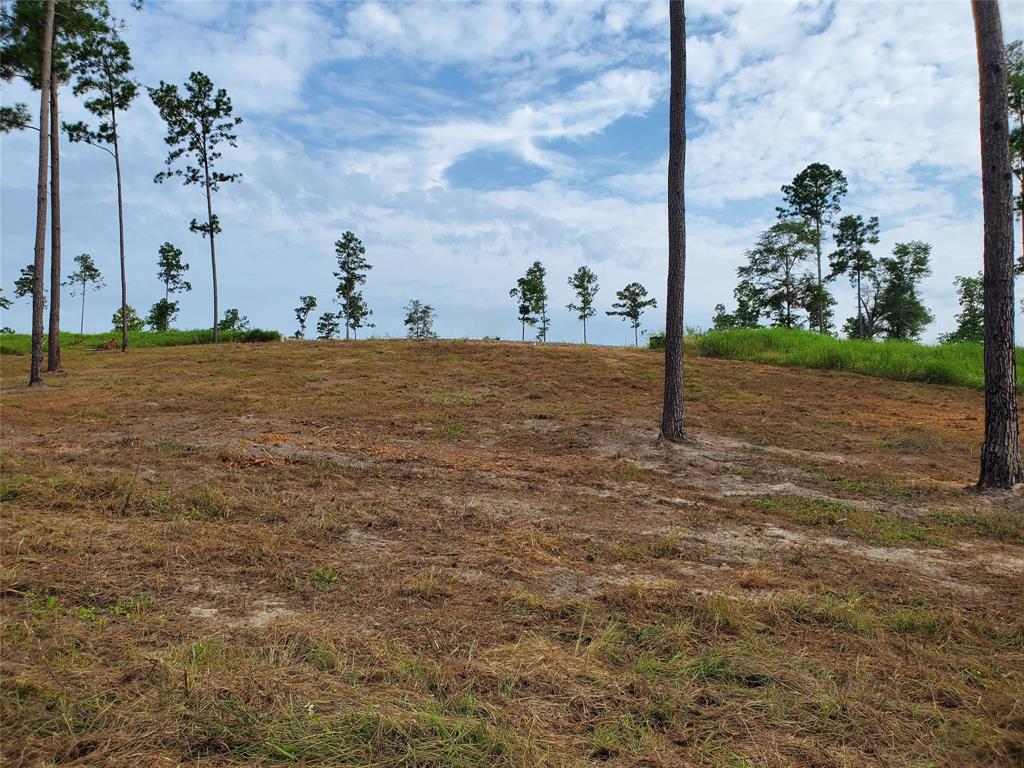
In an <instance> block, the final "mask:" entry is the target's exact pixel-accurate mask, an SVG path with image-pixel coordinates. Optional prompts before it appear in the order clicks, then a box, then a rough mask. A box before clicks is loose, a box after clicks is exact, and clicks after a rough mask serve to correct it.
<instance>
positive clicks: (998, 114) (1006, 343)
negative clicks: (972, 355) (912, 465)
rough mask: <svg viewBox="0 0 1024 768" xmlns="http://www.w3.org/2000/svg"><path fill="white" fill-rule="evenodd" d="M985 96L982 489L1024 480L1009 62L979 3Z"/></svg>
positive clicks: (992, 15) (990, 11) (995, 20)
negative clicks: (1008, 113)
mask: <svg viewBox="0 0 1024 768" xmlns="http://www.w3.org/2000/svg"><path fill="white" fill-rule="evenodd" d="M971 9H972V10H973V12H974V32H975V37H976V42H977V49H978V75H979V90H980V96H981V191H982V203H983V208H984V217H985V239H984V263H985V270H984V271H985V276H984V296H985V441H984V443H983V444H982V448H981V475H980V477H979V479H978V486H979V487H980V488H1012V487H1013V486H1014V485H1015V484H1017V483H1020V482H1022V481H1024V469H1022V466H1021V455H1020V434H1019V424H1018V412H1017V370H1016V353H1015V349H1014V338H1013V322H1014V305H1013V266H1014V265H1013V241H1014V233H1013V205H1012V189H1011V181H1010V179H1011V174H1010V152H1009V145H1008V139H1009V135H1008V134H1009V128H1008V123H1007V120H1006V101H1007V90H1006V60H1005V57H1004V53H1003V31H1002V24H1001V23H1000V20H999V5H998V3H996V2H995V1H994V0H973V2H972V3H971Z"/></svg>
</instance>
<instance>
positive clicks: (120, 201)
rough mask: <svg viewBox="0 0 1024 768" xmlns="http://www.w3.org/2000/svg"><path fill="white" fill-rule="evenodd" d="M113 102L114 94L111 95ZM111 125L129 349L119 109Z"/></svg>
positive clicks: (123, 323)
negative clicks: (118, 133)
mask: <svg viewBox="0 0 1024 768" xmlns="http://www.w3.org/2000/svg"><path fill="white" fill-rule="evenodd" d="M111 103H113V95H111ZM110 126H111V133H112V135H113V139H114V172H115V173H116V174H117V234H118V245H119V246H120V249H121V351H122V352H127V351H128V281H127V277H126V275H125V261H124V191H123V189H122V186H121V148H120V145H119V143H118V138H117V110H115V109H113V108H111V110H110Z"/></svg>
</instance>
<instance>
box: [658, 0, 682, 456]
mask: <svg viewBox="0 0 1024 768" xmlns="http://www.w3.org/2000/svg"><path fill="white" fill-rule="evenodd" d="M669 28H670V43H669V47H670V59H671V61H670V65H669V66H670V69H671V88H670V93H669V106H668V290H667V292H666V295H665V396H664V401H663V404H662V411H661V436H662V437H663V438H664V439H666V440H670V441H672V442H680V441H681V440H683V439H684V438H685V437H686V431H685V429H684V424H683V288H684V285H685V281H686V202H685V197H684V191H683V185H684V179H685V175H686V15H685V10H684V8H683V0H670V1H669Z"/></svg>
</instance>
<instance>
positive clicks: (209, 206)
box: [206, 166, 220, 344]
mask: <svg viewBox="0 0 1024 768" xmlns="http://www.w3.org/2000/svg"><path fill="white" fill-rule="evenodd" d="M206 179H207V181H206V223H207V225H208V226H209V228H210V268H211V270H212V272H213V343H214V344H216V343H217V338H218V334H217V318H219V317H220V313H219V307H218V306H217V246H216V245H215V244H214V242H213V201H212V200H211V199H210V181H209V179H210V169H209V166H207V168H206Z"/></svg>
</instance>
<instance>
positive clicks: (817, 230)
mask: <svg viewBox="0 0 1024 768" xmlns="http://www.w3.org/2000/svg"><path fill="white" fill-rule="evenodd" d="M814 251H815V253H816V254H817V256H818V333H824V332H825V307H824V305H823V304H822V296H823V294H822V292H821V221H816V222H815V223H814Z"/></svg>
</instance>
